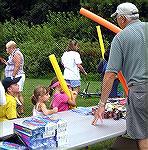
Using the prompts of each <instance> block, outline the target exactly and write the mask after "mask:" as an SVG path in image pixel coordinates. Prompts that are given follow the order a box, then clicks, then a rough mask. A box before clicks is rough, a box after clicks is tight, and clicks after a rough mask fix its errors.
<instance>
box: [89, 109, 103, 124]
mask: <svg viewBox="0 0 148 150" xmlns="http://www.w3.org/2000/svg"><path fill="white" fill-rule="evenodd" d="M104 112H105V106H101V107H99V108H98V109H97V110H96V112H95V115H94V119H93V121H92V125H94V126H96V124H97V121H98V119H100V120H101V122H103V115H104Z"/></svg>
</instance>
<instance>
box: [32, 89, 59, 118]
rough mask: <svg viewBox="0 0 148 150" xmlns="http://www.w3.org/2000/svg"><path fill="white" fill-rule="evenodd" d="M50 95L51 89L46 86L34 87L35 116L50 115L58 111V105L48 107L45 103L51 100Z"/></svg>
mask: <svg viewBox="0 0 148 150" xmlns="http://www.w3.org/2000/svg"><path fill="white" fill-rule="evenodd" d="M49 97H50V95H49V91H48V90H47V88H46V87H44V86H37V87H36V88H35V89H34V92H33V95H32V97H31V100H32V103H33V105H34V108H33V116H38V115H50V114H54V113H56V112H58V108H57V107H53V109H47V107H46V104H45V103H46V102H47V101H48V100H49Z"/></svg>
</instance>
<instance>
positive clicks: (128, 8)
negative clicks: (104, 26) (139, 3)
mask: <svg viewBox="0 0 148 150" xmlns="http://www.w3.org/2000/svg"><path fill="white" fill-rule="evenodd" d="M112 16H114V17H115V18H116V20H117V23H118V25H119V26H120V27H121V29H123V30H122V31H121V32H119V33H118V34H117V35H116V36H115V37H114V39H113V41H112V43H111V50H110V56H109V61H108V65H107V69H106V72H105V75H104V80H103V87H102V93H101V100H100V102H99V104H98V109H97V111H96V113H95V116H94V119H93V121H92V124H93V125H96V123H97V120H98V119H99V118H100V119H102V115H103V113H104V111H105V104H106V101H107V98H108V96H109V93H110V91H111V88H112V85H113V82H114V79H115V77H116V75H117V73H118V72H119V71H120V70H121V71H122V73H123V75H124V77H125V79H126V81H127V84H128V88H129V91H128V98H127V105H126V110H127V118H126V127H127V133H128V135H129V136H130V137H131V138H133V139H136V140H138V146H139V150H148V111H147V110H148V64H147V60H148V58H147V56H148V49H147V46H146V45H147V42H148V41H146V40H147V37H148V32H146V31H148V24H147V23H145V22H141V21H140V20H139V12H138V9H137V7H136V6H135V5H134V4H132V3H128V2H126V3H122V4H120V5H118V7H117V10H116V12H115V13H114V14H112Z"/></svg>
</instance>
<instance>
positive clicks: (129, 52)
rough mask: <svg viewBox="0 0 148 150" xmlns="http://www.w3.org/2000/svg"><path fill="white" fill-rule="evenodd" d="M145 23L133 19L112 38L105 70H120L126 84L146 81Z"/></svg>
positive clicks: (147, 76)
mask: <svg viewBox="0 0 148 150" xmlns="http://www.w3.org/2000/svg"><path fill="white" fill-rule="evenodd" d="M145 24H146V23H144V22H141V21H140V20H135V21H133V22H131V23H130V24H128V25H127V26H126V27H125V28H124V29H123V30H122V31H121V32H119V33H118V34H117V35H116V36H115V37H114V39H113V41H112V44H111V50H110V57H109V61H108V65H107V69H106V72H115V73H118V72H119V71H120V70H121V71H122V73H123V75H124V77H125V79H126V81H127V84H128V85H129V86H130V85H131V84H135V85H136V84H141V83H145V82H148V68H147V66H148V65H147V64H146V60H147V59H148V57H147V55H146V38H145V35H146V34H145Z"/></svg>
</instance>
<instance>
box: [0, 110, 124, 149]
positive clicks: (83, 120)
mask: <svg viewBox="0 0 148 150" xmlns="http://www.w3.org/2000/svg"><path fill="white" fill-rule="evenodd" d="M54 116H56V117H59V118H63V119H65V120H67V121H68V134H69V135H68V141H69V142H68V144H67V145H65V146H64V149H71V148H78V147H85V146H88V145H91V144H94V143H96V142H100V141H104V140H107V139H110V138H113V137H117V136H119V135H122V134H124V133H126V121H125V120H124V119H119V120H113V119H104V120H103V123H101V122H100V121H98V123H97V126H93V125H91V122H92V120H93V116H92V115H87V116H86V115H82V114H79V113H76V112H72V111H65V112H60V113H57V114H54ZM24 119H26V118H19V119H14V120H8V121H5V122H1V123H0V138H2V137H4V136H8V135H10V134H13V123H14V122H20V121H22V120H24Z"/></svg>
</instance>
